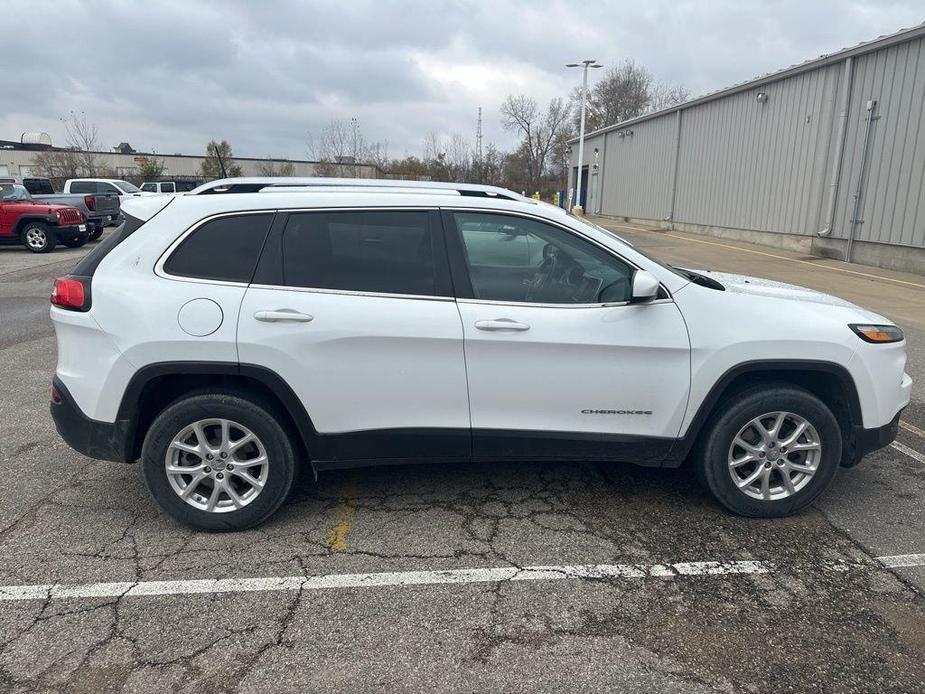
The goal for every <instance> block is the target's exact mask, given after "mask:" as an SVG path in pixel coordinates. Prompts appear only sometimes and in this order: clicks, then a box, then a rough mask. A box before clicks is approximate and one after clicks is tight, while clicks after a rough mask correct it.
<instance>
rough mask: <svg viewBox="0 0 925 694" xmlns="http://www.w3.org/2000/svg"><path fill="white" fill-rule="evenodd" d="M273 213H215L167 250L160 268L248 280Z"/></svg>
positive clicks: (227, 279)
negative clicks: (174, 248)
mask: <svg viewBox="0 0 925 694" xmlns="http://www.w3.org/2000/svg"><path fill="white" fill-rule="evenodd" d="M272 221H273V213H272V212H266V213H260V214H242V215H234V216H228V217H218V218H216V219H212V220H209V221H207V222H205V223H204V224H202V225H201V226H199V227H197V228H196V229H195V230H193V231H192V232H191V233H190V234H189V236H187V237H186V238H185V239H184V240H183V241H182V242H181V243H180V245H179V246H178V247H177V248H176V250H174V252H173V253H171V255H170V257H169V258H168V259H167V261H166V262H165V263H164V271H165V272H166V273H167V274H169V275H177V276H179V277H195V278H198V279H206V280H220V281H223V282H241V283H245V284H246V283H248V282H250V281H251V277H252V276H253V274H254V268H255V267H256V265H257V259H258V258H259V257H260V250H261V248H263V242H264V240H265V239H266V236H267V232H268V231H269V229H270V224H271V222H272Z"/></svg>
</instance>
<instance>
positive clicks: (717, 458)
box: [694, 384, 842, 518]
mask: <svg viewBox="0 0 925 694" xmlns="http://www.w3.org/2000/svg"><path fill="white" fill-rule="evenodd" d="M769 412H791V413H793V414H795V415H798V416H799V417H802V418H803V419H805V420H806V421H807V422H809V423H810V424H811V425H812V426H813V427H814V428H815V430H816V432H817V433H818V436H819V444H820V446H821V449H820V452H819V461H818V466H817V468H816V472H815V474H813V475H812V477H810V479H809V482H808V483H807V484H806V485H805V486H804V487H802V488H801V489H797V491H796V492H794V493H792V494H791V495H790V496H788V497H785V498H780V499H755V498H752V497H750V496H748V495H746V494H745V493H744V492H743V491H741V490H740V489H739V488H738V486H737V485H736V483H735V481H734V480H733V479H732V475H731V474H730V465H729V459H728V458H729V454H730V447H731V446H732V442H733V439H734V438H735V437H736V436H737V435H738V433H739V431H740V430H741V429H742V428H743V427H745V426H746V425H747V424H748V423H749V422H750V421H751V420H753V419H755V418H756V417H761V416H762V415H763V414H766V413H769ZM841 451H842V435H841V429H840V427H839V424H838V421H837V420H836V419H835V416H834V415H833V414H832V411H831V410H830V409H829V408H828V407H827V406H826V405H825V403H823V402H822V401H821V400H820V399H819V398H817V397H816V396H815V395H813V394H812V393H810V392H808V391H806V390H803V389H802V388H797V387H795V386H791V385H788V384H765V385H760V386H754V387H752V388H749V389H747V390H744V391H742V392H740V393H737V394H736V395H733V396H732V397H731V398H730V399H729V400H728V401H727V402H725V403H723V404H722V406H721V407H720V408H719V409H718V410H717V411H716V412H715V413H714V415H713V416H712V417H711V419H710V421H709V422H708V423H707V429H706V431H705V434H704V436H703V438H702V439H701V441H700V445H699V446H698V449H697V451H696V453H695V457H694V464H695V470H696V472H697V477H698V479H699V480H700V482H701V483H702V484H703V485H704V486H705V487H706V488H707V489H708V490H709V491H710V493H711V494H712V495H713V496H714V498H715V499H716V500H717V501H718V502H719V503H720V504H721V505H722V506H724V507H725V508H726V509H727V510H729V511H732V512H733V513H735V514H738V515H740V516H748V517H752V518H775V517H781V516H789V515H791V514H794V513H797V512H798V511H800V510H801V509H803V508H805V507H806V506H807V505H809V504H810V503H812V502H813V500H814V499H815V498H816V497H818V496H819V495H820V494H821V493H822V492H823V491H824V490H825V489H826V487H828V486H829V483H830V482H831V481H832V478H833V477H834V476H835V471H836V470H837V469H838V466H839V462H840V461H841ZM765 455H766V454H765ZM790 455H791V456H792V455H793V454H792V453H791V454H790ZM768 457H770V456H768ZM760 464H763V465H765V466H767V467H768V468H769V469H770V470H774V466H775V465H776V462H775V463H773V464H772V463H770V461H767V460H766V462H763V463H760ZM751 469H755V470H756V469H757V464H756V465H755V466H754V467H753V468H751ZM748 470H749V468H746V472H743V473H742V475H743V476H745V475H747V474H748ZM769 474H772V475H773V476H774V477H773V478H772V479H774V480H776V481H777V482H778V483H779V484H780V485H783V479H782V477H781V476H782V475H783V472H782V471H779V470H778V471H774V472H770V473H769Z"/></svg>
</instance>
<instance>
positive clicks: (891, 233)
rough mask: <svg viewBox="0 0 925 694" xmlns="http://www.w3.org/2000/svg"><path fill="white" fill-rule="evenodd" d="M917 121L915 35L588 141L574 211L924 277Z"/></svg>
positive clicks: (924, 30)
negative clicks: (582, 209) (579, 200)
mask: <svg viewBox="0 0 925 694" xmlns="http://www.w3.org/2000/svg"><path fill="white" fill-rule="evenodd" d="M923 111H925V24H922V25H919V26H917V27H915V28H912V29H906V30H902V31H899V32H897V33H896V34H892V35H889V36H883V37H881V38H878V39H876V40H874V41H870V42H867V43H863V44H860V45H858V46H855V47H853V48H848V49H845V50H842V51H839V52H838V53H833V54H831V55H824V56H821V57H819V58H816V59H815V60H810V61H807V62H805V63H802V64H800V65H796V66H794V67H791V68H787V69H784V70H780V71H778V72H774V73H771V74H769V75H766V76H763V77H759V78H757V79H755V80H752V81H750V82H746V83H743V84H739V85H736V86H733V87H730V88H728V89H723V90H721V91H718V92H715V93H712V94H708V95H706V96H704V97H701V98H698V99H694V100H692V101H688V102H687V103H684V104H681V105H680V106H677V107H673V108H671V109H668V110H665V111H660V112H657V113H653V114H650V115H646V116H642V117H640V118H636V119H634V120H630V121H626V122H624V123H619V124H617V125H612V126H609V127H607V128H603V129H601V130H598V131H596V132H593V133H591V134H590V135H587V136H586V137H585V146H584V161H583V166H582V179H583V180H582V188H583V192H582V198H583V200H582V202H585V203H586V204H585V205H584V207H585V210H586V211H587V213H588V214H599V215H604V216H612V217H621V218H625V219H627V220H629V221H641V222H648V223H655V224H657V225H659V226H662V227H668V228H673V229H679V230H683V231H692V232H699V233H706V234H712V235H717V236H724V237H728V238H738V239H742V240H746V241H754V242H758V243H764V244H768V245H775V246H781V247H786V248H791V249H794V250H798V251H801V252H806V253H813V254H816V255H824V256H831V257H836V258H846V257H850V259H851V260H853V261H855V262H859V263H865V264H870V265H878V266H881V267H889V268H893V269H896V270H905V271H910V272H919V273H925V114H923ZM577 154H578V146H577V140H576V141H573V142H572V143H571V156H572V166H571V175H570V181H569V185H570V188H571V189H572V190H573V191H574V188H575V180H576V176H577V175H578V166H577V164H578V162H577V159H578V156H577ZM584 191H587V197H585V193H584Z"/></svg>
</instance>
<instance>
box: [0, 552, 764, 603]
mask: <svg viewBox="0 0 925 694" xmlns="http://www.w3.org/2000/svg"><path fill="white" fill-rule="evenodd" d="M769 570H770V566H769V565H768V564H766V563H765V562H760V561H729V562H718V561H700V562H683V563H679V564H578V565H565V566H527V567H524V568H517V567H514V566H504V567H495V568H485V569H455V570H451V571H397V572H385V573H361V574H331V575H328V576H308V577H304V576H279V577H267V578H220V579H204V580H193V581H137V582H127V581H126V582H120V583H84V584H63V583H54V584H45V585H26V586H0V601H2V600H49V599H62V598H72V599H73V598H83V599H86V598H118V597H141V596H152V595H191V594H195V593H250V592H255V591H293V590H322V589H331V588H335V589H336V588H374V587H385V586H423V585H435V584H441V583H500V582H502V581H556V580H563V579H575V578H592V579H593V578H636V579H638V578H647V577H651V576H655V577H666V576H725V575H731V574H759V573H767V572H768V571H769Z"/></svg>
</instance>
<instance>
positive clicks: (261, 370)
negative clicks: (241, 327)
mask: <svg viewBox="0 0 925 694" xmlns="http://www.w3.org/2000/svg"><path fill="white" fill-rule="evenodd" d="M187 374H188V375H212V376H232V377H244V378H248V379H252V380H254V381H257V382H258V383H260V384H261V385H262V386H264V387H265V388H266V389H267V390H268V391H270V392H271V393H272V394H273V396H274V397H275V398H276V399H277V400H278V401H279V403H280V405H281V406H282V407H283V408H284V409H285V411H286V414H288V415H289V417H290V419H291V420H292V422H293V424H294V425H295V427H296V429H297V431H298V434H299V437H300V438H301V439H302V443H303V444H304V446H305V449H306V451H309V452H310V455H313V456H315V455H318V454H319V453H322V451H320V450H319V447H320V443H321V442H320V439H319V436H318V432H317V430H316V429H315V426H314V424H313V423H312V420H311V418H310V417H309V415H308V412H307V411H306V410H305V406H304V405H303V404H302V401H301V400H300V399H299V397H298V396H297V395H296V394H295V392H294V391H293V390H292V388H291V387H290V386H289V384H288V383H286V381H285V380H284V379H283V378H282V377H281V376H280V375H279V374H277V373H276V372H275V371H273V370H272V369H268V368H266V367H263V366H257V365H256V364H240V363H238V362H207V361H166V362H155V363H153V364H147V365H145V366H143V367H141V368H140V369H138V370H137V371H136V372H135V373H134V374H133V375H132V378H131V379H130V380H129V382H128V385H127V386H126V388H125V391H124V392H123V394H122V400H121V402H120V403H119V411H118V414H117V415H116V421H124V422H127V423H128V427H129V429H130V438H134V436H135V428H136V427H137V425H138V404H139V401H140V398H141V394H142V392H143V391H144V388H145V386H147V385H148V384H149V383H151V381H153V380H154V379H156V378H159V377H162V376H182V375H187Z"/></svg>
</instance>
